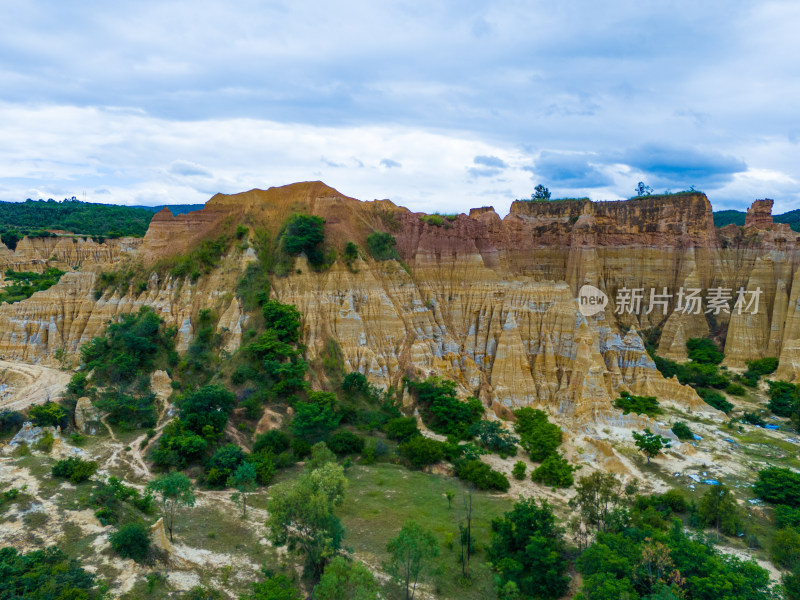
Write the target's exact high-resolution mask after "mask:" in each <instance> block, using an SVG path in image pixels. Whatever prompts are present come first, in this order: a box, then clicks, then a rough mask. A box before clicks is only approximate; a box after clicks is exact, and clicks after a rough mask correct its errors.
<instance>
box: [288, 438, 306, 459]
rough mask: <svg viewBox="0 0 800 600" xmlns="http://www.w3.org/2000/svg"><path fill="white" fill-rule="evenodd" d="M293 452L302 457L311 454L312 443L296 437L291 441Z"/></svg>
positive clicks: (299, 457)
mask: <svg viewBox="0 0 800 600" xmlns="http://www.w3.org/2000/svg"><path fill="white" fill-rule="evenodd" d="M290 445H291V448H292V453H293V454H294V455H295V456H296V457H297V458H298V459H302V458H305V457H306V456H308V455H309V454H311V444H309V443H308V442H307V441H306V440H304V439H302V438H294V439H293V440H292V442H291V444H290Z"/></svg>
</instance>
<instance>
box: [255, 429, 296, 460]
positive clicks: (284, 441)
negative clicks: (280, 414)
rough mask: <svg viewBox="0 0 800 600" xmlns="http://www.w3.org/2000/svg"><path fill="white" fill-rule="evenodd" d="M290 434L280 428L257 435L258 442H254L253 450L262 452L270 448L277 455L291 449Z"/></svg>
mask: <svg viewBox="0 0 800 600" xmlns="http://www.w3.org/2000/svg"><path fill="white" fill-rule="evenodd" d="M289 444H290V440H289V436H288V435H286V434H285V433H284V432H283V431H281V430H280V429H271V430H269V431H267V432H265V433H262V434H261V435H259V436H258V437H256V442H255V444H253V452H262V451H265V450H268V451H270V452H272V453H273V454H275V455H278V454H280V453H281V452H286V451H287V450H288V449H289Z"/></svg>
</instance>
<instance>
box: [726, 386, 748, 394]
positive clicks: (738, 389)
mask: <svg viewBox="0 0 800 600" xmlns="http://www.w3.org/2000/svg"><path fill="white" fill-rule="evenodd" d="M725 393H726V394H730V395H731V396H744V394H745V392H744V388H743V387H742V386H741V385H739V384H738V383H730V384H728V387H726V388H725Z"/></svg>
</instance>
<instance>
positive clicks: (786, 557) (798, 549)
mask: <svg viewBox="0 0 800 600" xmlns="http://www.w3.org/2000/svg"><path fill="white" fill-rule="evenodd" d="M771 556H772V562H774V563H775V564H777V565H780V566H781V567H783V568H785V569H794V568H796V567H798V566H800V532H798V531H797V530H796V529H793V528H791V527H784V528H782V529H779V530H778V532H777V533H776V534H775V540H774V541H773V543H772V552H771Z"/></svg>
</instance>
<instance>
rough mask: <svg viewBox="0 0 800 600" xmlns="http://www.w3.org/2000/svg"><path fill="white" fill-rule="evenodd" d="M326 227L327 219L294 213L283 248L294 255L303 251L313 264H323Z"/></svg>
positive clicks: (317, 265) (285, 232)
mask: <svg viewBox="0 0 800 600" xmlns="http://www.w3.org/2000/svg"><path fill="white" fill-rule="evenodd" d="M324 227H325V221H324V220H323V218H322V217H317V216H312V215H302V214H296V215H293V216H292V217H291V218H290V219H289V222H288V224H287V225H286V230H285V231H284V235H283V249H284V250H285V251H286V253H287V254H290V255H292V256H297V255H298V254H301V253H303V254H305V255H306V258H307V259H308V262H309V263H310V264H311V265H312V266H314V267H319V266H322V265H323V264H324V262H325V256H324V254H323V251H322V243H323V242H324V241H325V232H324Z"/></svg>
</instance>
